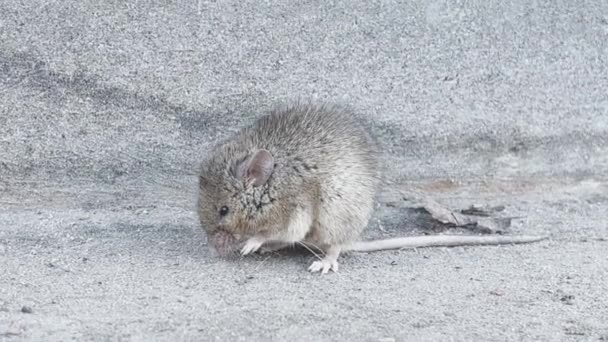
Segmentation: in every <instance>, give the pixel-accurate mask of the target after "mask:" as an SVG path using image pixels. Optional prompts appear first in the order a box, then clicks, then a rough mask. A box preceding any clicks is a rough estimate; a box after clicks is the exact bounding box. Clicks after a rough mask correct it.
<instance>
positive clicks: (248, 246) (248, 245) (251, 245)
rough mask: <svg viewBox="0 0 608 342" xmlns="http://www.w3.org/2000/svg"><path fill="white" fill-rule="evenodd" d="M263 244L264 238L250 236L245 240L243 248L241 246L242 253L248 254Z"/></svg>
mask: <svg viewBox="0 0 608 342" xmlns="http://www.w3.org/2000/svg"><path fill="white" fill-rule="evenodd" d="M263 244H264V240H262V239H260V238H256V237H252V238H251V239H249V240H247V242H245V245H244V246H243V248H241V254H242V255H248V254H251V253H255V252H256V251H257V250H258V249H260V247H262V245H263Z"/></svg>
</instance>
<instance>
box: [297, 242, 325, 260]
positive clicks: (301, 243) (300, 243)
mask: <svg viewBox="0 0 608 342" xmlns="http://www.w3.org/2000/svg"><path fill="white" fill-rule="evenodd" d="M296 243H297V244H299V245H301V246H302V247H304V248H306V249H307V250H308V251H309V252H310V253H312V254H313V255H314V256H315V257H317V259H319V260H321V259H322V257H321V256H320V255H319V254H317V253H315V251H313V250H312V249H311V248H310V247H308V245H307V244H306V243H305V242H302V241H296ZM310 245H312V246H313V247H315V248H317V249H318V250H321V251H322V249H321V248H319V247H317V246H315V245H314V244H312V243H311V244H310ZM323 254H325V253H323Z"/></svg>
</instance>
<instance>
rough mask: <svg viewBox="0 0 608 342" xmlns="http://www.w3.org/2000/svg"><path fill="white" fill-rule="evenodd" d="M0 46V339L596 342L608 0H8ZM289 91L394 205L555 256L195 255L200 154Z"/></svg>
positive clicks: (602, 262) (602, 305)
mask: <svg viewBox="0 0 608 342" xmlns="http://www.w3.org/2000/svg"><path fill="white" fill-rule="evenodd" d="M0 42H1V43H0V271H1V272H0V341H2V340H7V341H13V340H14V341H19V340H24V341H65V340H71V339H72V340H78V341H87V340H94V341H122V340H124V341H149V340H161V341H175V340H186V341H188V340H191V341H195V340H252V339H253V340H267V339H272V340H279V341H300V340H302V341H303V340H340V341H351V340H352V341H359V340H362V341H393V340H394V341H431V340H455V341H467V340H468V341H470V340H503V341H507V340H508V341H511V340H527V341H532V340H534V341H556V340H572V341H575V340H576V341H578V340H589V341H602V340H608V323H606V322H607V317H608V296H606V293H607V291H608V285H607V284H608V252H607V249H608V241H607V239H608V228H607V224H606V217H608V177H607V174H608V173H607V172H608V95H606V89H608V2H606V1H601V0H596V1H586V2H573V1H565V0H564V1H539V2H523V1H522V2H511V1H509V2H501V1H481V0H480V1H473V2H466V3H461V2H453V1H416V2H413V1H407V2H389V1H386V2H384V1H383V2H373V1H348V2H346V1H345V2H321V1H304V2H288V1H284V2H275V1H217V2H214V1H209V2H207V1H174V2H171V1H162V2H146V1H135V2H133V1H131V2H124V3H123V2H114V1H101V2H100V1H79V2H49V1H23V2H14V1H0ZM297 99H318V100H327V101H332V102H337V103H340V104H345V105H349V106H351V107H352V108H353V109H355V110H356V111H357V112H358V113H360V114H361V115H363V116H364V117H366V118H367V121H368V122H369V124H370V127H371V128H372V130H373V131H374V133H375V134H376V135H377V136H378V138H379V140H380V142H381V143H382V144H383V146H385V152H386V153H385V159H386V161H387V175H388V178H389V179H390V180H392V181H395V182H396V184H397V185H398V186H399V187H401V188H402V189H404V190H412V189H415V190H417V191H421V192H423V193H425V194H426V195H428V196H430V197H432V198H434V199H436V200H437V201H440V202H441V203H444V204H446V205H449V206H451V207H453V208H462V207H467V206H469V205H470V204H491V205H504V206H505V207H506V209H505V211H504V212H502V213H501V215H504V216H514V217H519V218H518V219H515V220H514V221H513V226H512V228H511V232H510V233H527V234H548V235H550V239H549V240H547V241H544V242H541V243H536V244H530V245H520V246H503V247H468V248H450V249H443V248H437V249H419V250H417V251H413V250H404V251H395V252H382V253H374V254H351V255H348V256H345V257H343V258H342V259H341V271H340V273H338V274H332V275H329V276H325V277H320V276H318V275H311V274H309V273H307V272H306V267H307V266H308V264H309V263H310V262H311V261H312V260H313V257H312V256H311V255H309V254H306V253H304V252H301V251H296V252H293V253H280V254H277V255H272V256H271V257H266V256H255V257H252V258H245V259H242V260H237V261H230V262H228V261H222V260H218V259H216V258H214V257H212V256H211V254H210V252H209V250H208V247H207V245H206V241H205V237H204V235H203V234H202V232H201V230H200V228H199V227H198V226H197V221H196V216H195V212H194V203H195V200H196V190H195V189H196V172H197V166H198V163H199V161H200V160H201V159H202V158H203V156H204V155H205V151H206V149H207V148H208V147H209V146H210V144H212V143H214V142H215V141H217V140H218V139H220V138H222V137H225V136H227V135H229V134H230V133H231V132H233V131H234V130H236V129H237V128H238V127H240V126H241V125H244V124H246V123H248V122H250V121H251V120H252V119H253V118H255V117H256V116H257V115H260V114H262V113H263V112H264V111H266V110H268V109H269V108H270V107H272V106H273V105H275V104H277V103H286V102H290V101H294V100H297ZM419 215H420V213H419V212H418V211H416V210H414V209H411V208H407V207H405V208H398V207H388V206H386V205H383V204H381V205H380V206H379V208H378V212H377V215H376V218H375V219H374V220H373V222H372V223H371V225H370V227H369V230H368V232H367V235H366V237H368V238H369V237H380V236H397V235H405V234H413V233H420V232H421V231H424V230H428V229H427V228H428V227H425V226H424V225H421V224H420V222H421V221H420V220H419V219H418V218H417V216H419Z"/></svg>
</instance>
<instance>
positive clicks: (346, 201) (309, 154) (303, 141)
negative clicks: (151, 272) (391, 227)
mask: <svg viewBox="0 0 608 342" xmlns="http://www.w3.org/2000/svg"><path fill="white" fill-rule="evenodd" d="M379 148H380V147H379V145H378V143H377V141H376V140H375V139H374V138H373V137H372V135H371V133H370V131H369V130H368V129H366V126H365V125H364V124H363V123H362V121H361V120H360V118H359V117H357V116H356V115H355V114H354V112H353V111H351V110H348V109H345V108H344V107H341V106H338V105H334V104H327V103H323V104H310V103H308V104H301V103H300V104H294V105H289V106H284V107H281V108H275V109H273V110H270V111H269V112H268V113H267V114H265V115H263V116H261V117H259V118H257V120H255V121H254V122H253V123H252V124H250V125H249V126H246V127H243V128H241V129H240V130H239V131H237V132H236V133H235V134H233V135H232V136H231V137H229V138H227V139H224V140H222V141H220V142H219V143H217V144H216V145H215V146H214V147H213V148H212V149H211V150H210V152H209V153H208V154H207V156H206V157H205V159H204V160H203V161H202V163H201V164H200V173H199V177H198V183H199V196H198V203H197V212H198V217H199V221H200V225H201V226H202V228H203V230H204V232H205V233H206V236H207V241H208V242H209V245H210V247H211V248H212V249H213V250H214V251H215V252H216V253H217V254H218V255H219V256H220V257H230V256H235V255H242V256H246V255H249V254H252V253H256V252H269V251H275V250H278V249H282V248H286V247H289V246H295V245H301V246H305V247H306V248H314V249H316V250H318V251H320V252H321V254H322V257H319V258H318V260H315V261H314V262H312V264H311V265H310V266H309V267H308V271H310V272H319V273H321V274H326V273H328V272H330V271H332V272H337V271H338V268H339V263H338V259H339V257H340V255H341V253H343V252H350V251H353V252H372V251H381V250H390V249H401V248H417V247H440V246H446V247H447V246H465V245H501V244H518V243H530V242H536V241H540V240H542V239H544V238H546V237H544V236H527V235H520V236H505V235H501V236H466V235H437V236H411V237H398V238H390V239H383V240H372V241H362V240H361V239H360V236H361V234H362V232H363V230H364V229H365V228H366V227H367V226H368V223H369V221H370V219H371V216H372V214H373V211H374V207H375V201H376V195H377V193H378V191H379V188H380V186H381V184H382V171H381V169H382V165H381V158H380V149H379ZM311 251H312V249H311Z"/></svg>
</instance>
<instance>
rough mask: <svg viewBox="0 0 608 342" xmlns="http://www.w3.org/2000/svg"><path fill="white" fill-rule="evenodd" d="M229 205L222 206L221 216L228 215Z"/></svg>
mask: <svg viewBox="0 0 608 342" xmlns="http://www.w3.org/2000/svg"><path fill="white" fill-rule="evenodd" d="M228 211H229V210H228V207H227V206H223V207H221V208H220V216H226V214H228Z"/></svg>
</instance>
